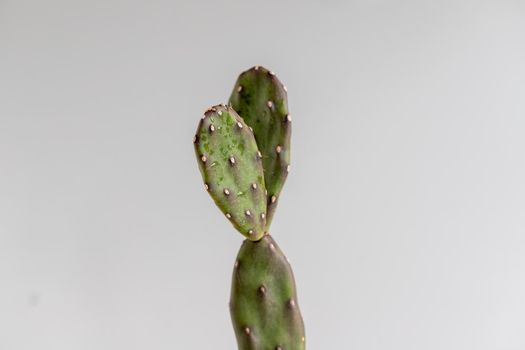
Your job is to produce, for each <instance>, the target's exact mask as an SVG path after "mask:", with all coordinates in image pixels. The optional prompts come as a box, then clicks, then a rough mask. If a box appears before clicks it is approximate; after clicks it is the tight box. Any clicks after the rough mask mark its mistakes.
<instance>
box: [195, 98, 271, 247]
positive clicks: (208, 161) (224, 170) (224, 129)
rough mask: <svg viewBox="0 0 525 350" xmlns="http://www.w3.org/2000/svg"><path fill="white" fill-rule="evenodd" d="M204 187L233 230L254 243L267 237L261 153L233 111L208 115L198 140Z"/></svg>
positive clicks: (215, 110)
mask: <svg viewBox="0 0 525 350" xmlns="http://www.w3.org/2000/svg"><path fill="white" fill-rule="evenodd" d="M194 146H195V154H196V156H197V161H198V163H199V169H200V171H201V174H202V177H203V179H204V186H205V188H206V189H207V190H208V192H209V193H210V195H211V196H212V198H213V200H214V201H215V203H216V204H217V206H218V207H219V208H220V209H221V210H222V212H223V213H224V214H225V215H226V217H227V218H228V219H229V220H230V221H231V222H232V224H233V226H234V227H235V228H236V229H237V230H238V231H239V232H241V233H242V234H243V235H244V236H245V237H247V238H248V239H250V240H254V241H256V240H259V239H261V237H262V236H263V235H264V233H265V227H266V200H265V184H264V175H263V168H262V162H261V153H260V152H259V150H258V148H257V144H256V142H255V138H254V136H253V133H252V131H251V130H250V128H249V127H248V125H246V124H245V122H244V121H243V119H242V118H241V117H239V115H238V114H237V113H236V112H235V111H234V110H233V109H232V108H230V107H226V106H222V105H218V106H214V107H211V108H210V109H208V110H207V111H206V113H205V114H204V117H203V118H202V120H201V121H200V123H199V127H198V128H197V133H196V135H195V139H194Z"/></svg>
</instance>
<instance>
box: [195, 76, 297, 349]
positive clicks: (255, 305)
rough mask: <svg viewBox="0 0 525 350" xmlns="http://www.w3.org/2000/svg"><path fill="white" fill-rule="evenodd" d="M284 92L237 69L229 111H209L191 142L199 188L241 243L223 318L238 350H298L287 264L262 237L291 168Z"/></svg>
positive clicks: (267, 238)
mask: <svg viewBox="0 0 525 350" xmlns="http://www.w3.org/2000/svg"><path fill="white" fill-rule="evenodd" d="M290 133H291V118H290V114H288V102H287V97H286V88H285V87H284V85H283V84H281V82H280V81H279V80H278V79H277V78H276V76H275V74H273V73H272V72H271V71H269V70H267V69H265V68H263V67H260V66H256V67H254V68H252V69H249V70H247V71H245V72H243V73H242V74H241V75H240V76H239V78H238V79H237V82H236V84H235V88H234V90H233V92H232V94H231V97H230V106H224V105H217V106H213V107H211V108H209V109H208V110H207V111H206V112H205V113H204V116H203V117H202V119H201V120H200V122H199V126H198V128H197V133H196V135H195V138H194V141H193V143H194V147H195V154H196V156H197V162H198V164H199V169H200V172H201V174H202V178H203V180H204V187H205V188H206V190H207V191H208V192H209V194H210V195H211V197H212V198H213V200H214V201H215V203H216V204H217V206H218V207H219V208H220V209H221V211H222V212H223V213H224V215H225V216H226V218H227V219H228V220H230V222H231V223H232V224H233V226H234V227H235V228H236V229H237V230H238V231H239V232H240V233H241V234H242V235H244V236H245V237H246V238H247V239H246V240H245V241H244V243H243V244H242V246H241V249H240V251H239V254H238V256H237V261H236V262H235V269H234V272H233V281H232V291H231V298H230V313H231V318H232V321H233V326H234V329H235V334H236V336H237V343H238V345H239V350H304V348H305V335H304V325H303V320H302V317H301V313H300V311H299V305H298V303H297V293H296V290H295V281H294V277H293V273H292V269H291V267H290V264H289V262H288V260H287V259H286V257H285V256H284V254H283V253H282V251H281V250H280V249H279V247H278V246H277V244H276V243H275V241H274V239H273V238H272V237H271V236H270V235H269V234H268V228H269V226H270V223H271V220H272V217H273V215H274V213H275V209H276V206H277V201H278V198H279V195H280V193H281V190H282V187H283V185H284V182H285V180H286V177H287V175H288V172H289V171H290Z"/></svg>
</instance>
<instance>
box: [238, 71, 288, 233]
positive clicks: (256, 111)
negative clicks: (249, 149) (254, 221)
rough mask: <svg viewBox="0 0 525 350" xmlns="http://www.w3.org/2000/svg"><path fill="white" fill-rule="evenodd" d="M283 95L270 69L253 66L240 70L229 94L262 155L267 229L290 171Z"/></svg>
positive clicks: (282, 89) (285, 107)
mask: <svg viewBox="0 0 525 350" xmlns="http://www.w3.org/2000/svg"><path fill="white" fill-rule="evenodd" d="M286 95H287V90H286V87H285V86H284V85H283V84H282V83H281V82H280V81H279V79H278V78H277V77H276V75H275V74H274V73H273V72H272V71H269V70H267V69H265V68H263V67H260V66H255V67H254V68H252V69H249V70H247V71H245V72H243V73H241V75H240V76H239V78H238V79H237V82H236V83H235V86H234V88H233V91H232V93H231V96H230V104H231V106H232V107H233V109H235V110H236V111H237V112H238V113H239V115H240V116H241V117H242V118H243V119H244V120H245V121H246V123H247V124H248V125H250V126H251V127H252V128H253V133H254V134H255V139H256V140H257V145H258V146H259V150H260V151H261V153H262V156H263V168H264V181H265V183H266V189H267V190H268V195H267V197H268V198H267V203H268V204H267V205H268V209H267V217H266V228H267V229H268V228H269V227H270V224H271V222H272V219H273V215H274V213H275V209H276V207H277V202H278V200H279V195H280V193H281V189H282V187H283V185H284V182H285V180H286V177H287V175H288V172H289V171H290V135H291V120H292V119H291V116H290V114H289V113H288V98H287V96H286Z"/></svg>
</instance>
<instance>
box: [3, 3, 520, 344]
mask: <svg viewBox="0 0 525 350" xmlns="http://www.w3.org/2000/svg"><path fill="white" fill-rule="evenodd" d="M524 62H525V5H524V3H523V2H522V1H492V2H490V1H380V0H377V1H342V0H340V1H321V0H318V1H311V0H310V1H287V0H281V1H276V0H271V1H265V2H262V1H261V2H251V1H246V0H245V1H208V2H205V1H197V0H193V1H190V0H188V1H177V0H175V1H174V0H171V1H167V0H166V1H163V0H153V1H137V0H133V1H119V0H105V1H87V0H76V1H66V0H47V1H37V0H16V1H15V0H0V349H2V350H37V349H38V350H48V349H49V350H94V349H96V350H106V349H108V350H109V349H111V350H114V349H126V350H135V349H136V350H139V349H140V350H143V349H155V350H168V349H171V350H172V349H225V350H227V349H229V350H231V349H234V348H236V345H235V338H234V335H233V330H232V327H231V324H230V317H229V313H228V307H227V303H228V299H229V288H230V276H231V271H232V268H233V262H234V259H235V255H236V254H237V250H238V248H239V246H240V244H241V241H242V237H241V236H240V235H239V234H237V233H236V231H235V230H234V229H233V228H232V227H231V225H230V224H229V223H228V222H227V220H225V218H224V217H223V215H222V214H221V213H220V212H219V210H218V209H217V208H216V207H215V205H214V204H213V202H212V200H211V199H210V198H208V195H207V194H206V193H205V191H204V189H203V185H202V180H201V178H200V174H199V172H198V170H197V164H196V161H195V159H194V154H193V147H192V138H193V134H194V132H195V129H196V126H197V122H198V119H199V118H200V117H201V115H202V112H203V111H204V110H205V109H206V108H207V107H208V106H210V105H212V104H217V103H221V102H226V100H227V98H228V96H229V93H230V91H231V89H232V88H233V84H234V81H235V79H236V77H237V75H238V74H239V73H240V72H241V71H242V70H245V69H247V68H249V67H251V66H253V65H255V64H262V65H264V66H266V67H268V68H269V69H272V70H274V71H275V72H276V73H277V75H278V76H279V78H280V79H281V80H282V81H283V82H284V83H285V84H286V85H287V87H288V91H289V103H290V110H291V112H292V115H293V123H294V126H293V139H292V148H293V149H292V172H291V173H290V176H289V178H288V181H287V184H286V186H285V188H284V192H283V195H282V197H281V201H280V205H279V208H278V212H277V215H276V217H275V220H274V223H273V226H272V230H271V232H272V234H273V236H274V237H275V238H276V240H277V241H278V242H279V244H280V246H281V248H282V249H283V250H284V251H285V252H286V253H287V255H288V257H289V258H290V260H291V261H292V265H293V267H294V270H295V273H296V279H297V284H298V291H299V301H300V304H301V308H302V311H303V316H304V319H305V323H306V330H307V343H308V344H307V345H308V346H307V347H308V348H309V349H312V350H313V349H326V350H329V349H359V350H385V349H388V350H397V349H399V350H466V349H468V350H470V349H473V350H474V349H475V350H500V349H501V350H503V349H504V350H511V349H512V350H523V349H525V254H524V253H525V162H524V160H525V159H524V150H525V137H524V131H525V118H524V117H525V98H524V96H525V63H524Z"/></svg>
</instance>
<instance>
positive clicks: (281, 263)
mask: <svg viewBox="0 0 525 350" xmlns="http://www.w3.org/2000/svg"><path fill="white" fill-rule="evenodd" d="M230 313H231V317H232V321H233V327H234V329H235V335H236V336H237V343H238V344H239V349H243V350H247V349H258V350H259V349H261V350H262V349H271V350H275V349H281V350H285V349H293V350H296V349H304V342H305V338H304V325H303V319H302V318H301V312H300V311H299V306H298V305H297V293H296V290H295V281H294V277H293V272H292V268H291V266H290V263H289V262H288V260H287V259H286V257H285V256H284V254H283V252H282V251H281V250H280V249H279V247H278V246H277V243H275V241H274V240H273V238H272V237H271V236H270V235H266V236H264V237H263V238H262V239H261V240H260V241H259V242H251V241H249V240H245V241H244V243H243V244H242V246H241V249H240V251H239V254H238V255H237V260H236V261H235V267H234V271H233V278H232V290H231V298H230Z"/></svg>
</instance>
